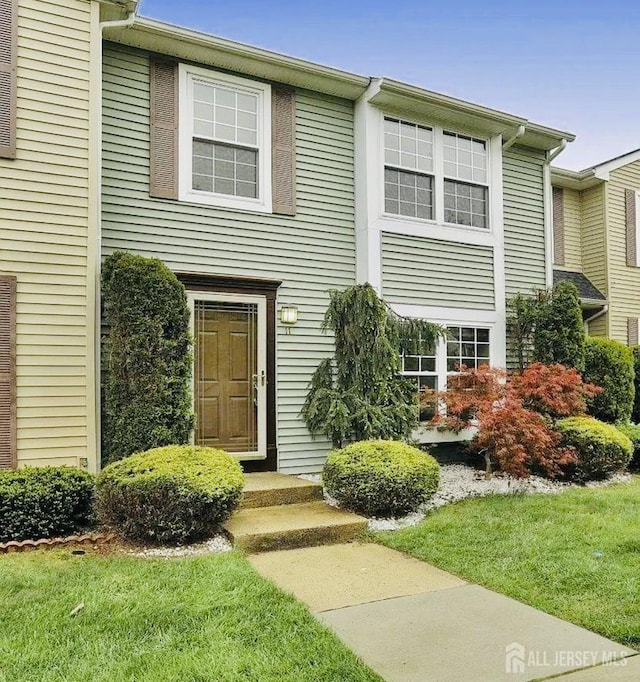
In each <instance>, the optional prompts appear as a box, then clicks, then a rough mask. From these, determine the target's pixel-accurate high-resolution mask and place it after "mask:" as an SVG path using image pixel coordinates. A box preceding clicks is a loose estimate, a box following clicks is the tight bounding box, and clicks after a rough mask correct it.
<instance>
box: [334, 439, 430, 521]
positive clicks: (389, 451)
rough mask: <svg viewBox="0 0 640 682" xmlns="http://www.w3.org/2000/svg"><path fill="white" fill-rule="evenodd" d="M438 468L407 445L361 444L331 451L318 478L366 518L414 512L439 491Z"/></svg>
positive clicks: (415, 449)
mask: <svg viewBox="0 0 640 682" xmlns="http://www.w3.org/2000/svg"><path fill="white" fill-rule="evenodd" d="M439 479H440V467H439V466H438V463H437V462H436V460H435V459H434V458H433V457H431V455H429V454H427V453H426V452H423V451H422V450H418V448H414V447H411V446H410V445H407V444H406V443H402V442H400V441H391V440H364V441H360V442H358V443H352V444H351V445H347V446H346V447H344V448H342V449H340V450H333V451H332V452H330V453H329V457H328V459H327V462H326V464H325V466H324V470H323V473H322V480H323V482H324V485H325V487H326V489H327V492H328V493H329V495H331V496H332V497H335V498H336V500H338V502H340V504H342V505H343V506H344V507H345V508H347V509H351V510H352V511H354V512H358V513H360V514H364V515H365V516H377V517H390V516H401V515H403V514H408V513H409V512H412V511H415V510H416V509H417V508H418V507H419V506H420V505H421V504H422V503H423V502H426V501H427V500H428V499H429V498H430V497H431V496H432V495H433V494H434V493H435V491H436V490H437V489H438V483H439Z"/></svg>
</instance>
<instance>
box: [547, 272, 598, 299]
mask: <svg viewBox="0 0 640 682" xmlns="http://www.w3.org/2000/svg"><path fill="white" fill-rule="evenodd" d="M558 282H571V283H572V284H575V285H576V287H577V288H578V293H579V294H580V298H582V299H588V300H589V301H602V302H603V303H604V302H605V301H606V300H607V297H606V296H605V295H604V294H603V293H602V292H601V291H600V290H599V289H598V288H597V287H596V286H594V285H593V284H592V282H591V281H590V280H589V279H588V278H587V277H585V275H583V274H582V273H581V272H572V271H570V270H554V271H553V283H554V284H557V283H558Z"/></svg>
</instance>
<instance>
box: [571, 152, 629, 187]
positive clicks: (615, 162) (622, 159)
mask: <svg viewBox="0 0 640 682" xmlns="http://www.w3.org/2000/svg"><path fill="white" fill-rule="evenodd" d="M634 161H640V149H635V150H634V151H632V152H628V153H626V154H623V155H622V156H619V157H618V158H616V159H611V160H610V161H605V162H604V163H600V164H598V165H596V166H593V168H592V169H591V168H589V169H587V170H593V171H594V174H595V176H596V177H597V178H599V179H600V180H608V179H609V174H610V173H611V171H615V170H618V168H622V167H623V166H626V165H628V164H630V163H633V162H634ZM582 172H585V171H582Z"/></svg>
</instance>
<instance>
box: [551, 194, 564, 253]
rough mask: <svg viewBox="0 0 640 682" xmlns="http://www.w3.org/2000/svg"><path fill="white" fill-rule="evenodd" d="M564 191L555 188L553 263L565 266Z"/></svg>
mask: <svg viewBox="0 0 640 682" xmlns="http://www.w3.org/2000/svg"><path fill="white" fill-rule="evenodd" d="M563 200H564V190H563V189H562V187H554V188H553V262H554V265H564V205H563Z"/></svg>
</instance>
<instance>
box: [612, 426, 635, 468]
mask: <svg viewBox="0 0 640 682" xmlns="http://www.w3.org/2000/svg"><path fill="white" fill-rule="evenodd" d="M616 428H617V429H618V430H619V431H621V432H622V433H624V435H625V436H627V437H628V438H629V440H630V441H631V442H632V443H633V456H632V458H631V462H630V463H629V468H630V469H634V470H638V469H640V424H631V423H628V424H616Z"/></svg>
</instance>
